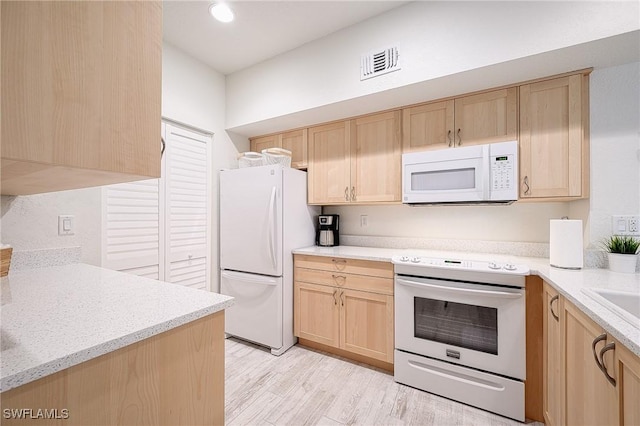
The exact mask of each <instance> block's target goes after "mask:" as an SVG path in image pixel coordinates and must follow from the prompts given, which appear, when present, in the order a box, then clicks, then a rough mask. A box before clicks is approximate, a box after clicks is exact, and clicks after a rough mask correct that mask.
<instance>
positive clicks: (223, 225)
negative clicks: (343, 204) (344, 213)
mask: <svg viewBox="0 0 640 426" xmlns="http://www.w3.org/2000/svg"><path fill="white" fill-rule="evenodd" d="M319 213H320V210H319V208H318V207H314V206H308V205H307V173H306V172H303V171H300V170H295V169H291V168H289V167H282V166H278V165H274V166H262V167H247V168H242V169H232V170H222V171H221V172H220V269H221V271H220V292H221V293H222V294H226V295H229V296H233V297H234V298H235V301H234V305H233V306H232V307H231V308H228V309H226V310H225V333H226V334H227V335H231V336H236V337H239V338H241V339H244V340H249V341H251V342H255V343H257V344H260V345H263V346H267V347H269V348H271V353H272V354H274V355H281V354H283V353H284V352H285V351H286V350H287V349H289V348H290V347H291V346H293V345H294V344H295V343H296V338H295V337H294V336H293V255H292V254H291V250H293V249H296V248H300V247H306V246H310V245H313V244H314V242H315V222H316V220H317V219H316V218H317V215H318V214H319Z"/></svg>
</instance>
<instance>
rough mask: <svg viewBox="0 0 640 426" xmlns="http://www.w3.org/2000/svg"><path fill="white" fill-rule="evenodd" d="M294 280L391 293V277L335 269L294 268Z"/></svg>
mask: <svg viewBox="0 0 640 426" xmlns="http://www.w3.org/2000/svg"><path fill="white" fill-rule="evenodd" d="M294 274H295V281H296V282H307V283H313V284H321V285H328V286H334V287H340V288H348V289H352V290H364V291H370V292H373V293H382V294H393V279H391V278H380V277H374V276H368V275H356V274H347V273H344V272H337V271H321V270H317V269H306V268H298V267H296V268H295V271H294Z"/></svg>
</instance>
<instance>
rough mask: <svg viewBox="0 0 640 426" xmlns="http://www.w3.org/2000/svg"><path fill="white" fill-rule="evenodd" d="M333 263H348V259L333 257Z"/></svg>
mask: <svg viewBox="0 0 640 426" xmlns="http://www.w3.org/2000/svg"><path fill="white" fill-rule="evenodd" d="M331 261H332V262H333V263H347V259H331Z"/></svg>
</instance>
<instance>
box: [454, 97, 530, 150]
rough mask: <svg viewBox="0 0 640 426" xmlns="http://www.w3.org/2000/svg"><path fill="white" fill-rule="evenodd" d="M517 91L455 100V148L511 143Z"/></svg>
mask: <svg viewBox="0 0 640 426" xmlns="http://www.w3.org/2000/svg"><path fill="white" fill-rule="evenodd" d="M517 105H518V91H517V88H515V87H511V88H508V89H500V90H494V91H492V92H486V93H480V94H477V95H471V96H465V97H463V98H458V99H456V100H455V132H454V133H455V135H454V141H455V146H469V145H479V144H486V143H494V142H504V141H514V140H517V138H518V135H517V131H518V110H517Z"/></svg>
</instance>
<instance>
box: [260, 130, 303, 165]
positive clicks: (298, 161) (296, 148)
mask: <svg viewBox="0 0 640 426" xmlns="http://www.w3.org/2000/svg"><path fill="white" fill-rule="evenodd" d="M267 148H284V149H286V150H289V151H291V167H293V168H295V169H306V168H307V129H299V130H292V131H290V132H286V133H280V134H276V135H269V136H261V137H258V138H253V139H251V151H253V152H261V151H262V150H263V149H267Z"/></svg>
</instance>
